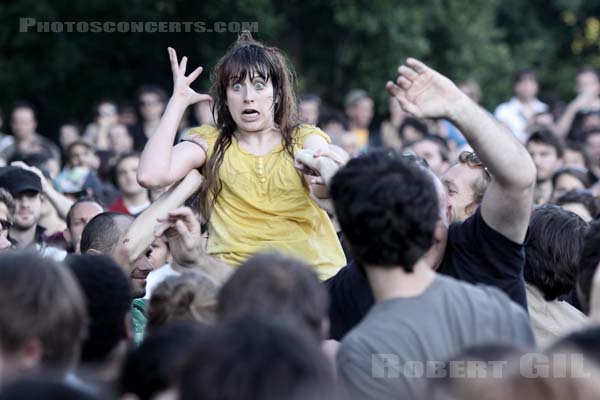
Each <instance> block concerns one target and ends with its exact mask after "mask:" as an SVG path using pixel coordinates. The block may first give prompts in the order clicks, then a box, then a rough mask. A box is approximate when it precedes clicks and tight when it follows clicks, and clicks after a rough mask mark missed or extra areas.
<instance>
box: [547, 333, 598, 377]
mask: <svg viewBox="0 0 600 400" xmlns="http://www.w3.org/2000/svg"><path fill="white" fill-rule="evenodd" d="M550 352H552V353H559V354H565V353H567V354H583V355H584V357H585V358H586V359H588V360H589V361H591V362H593V363H595V364H596V366H598V367H600V326H591V327H589V328H586V329H582V330H580V331H576V332H573V333H571V334H569V335H567V336H564V337H563V338H561V339H559V340H558V341H557V342H556V343H554V344H553V345H552V347H551V348H550Z"/></svg>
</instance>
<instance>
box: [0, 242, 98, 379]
mask: <svg viewBox="0 0 600 400" xmlns="http://www.w3.org/2000/svg"><path fill="white" fill-rule="evenodd" d="M0 304H1V305H2V307H1V308H0V358H1V359H0V365H2V364H4V366H3V368H2V369H0V371H1V373H2V376H0V381H3V380H4V379H5V378H10V377H12V376H18V375H20V373H22V372H24V371H26V370H31V369H35V368H37V367H42V368H48V369H52V370H54V371H66V370H68V369H69V368H71V367H73V366H74V364H75V361H76V358H77V356H78V354H79V351H80V347H81V343H82V341H83V338H84V335H85V331H86V329H87V317H86V313H85V300H84V297H83V294H82V292H81V289H80V288H79V286H78V285H77V282H76V281H75V279H74V278H73V276H72V275H71V273H70V272H69V271H68V270H67V269H66V268H64V267H63V266H60V265H58V264H55V263H54V262H53V261H51V260H49V259H46V258H42V257H41V256H39V255H37V254H34V253H21V252H13V251H10V252H5V253H2V254H0ZM9 360H10V361H9ZM5 374H6V375H5Z"/></svg>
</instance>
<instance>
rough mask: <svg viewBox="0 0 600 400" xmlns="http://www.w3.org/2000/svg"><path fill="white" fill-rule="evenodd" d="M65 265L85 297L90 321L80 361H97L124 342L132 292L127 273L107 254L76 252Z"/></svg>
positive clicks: (101, 361) (101, 360) (85, 362)
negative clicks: (80, 253) (77, 253)
mask: <svg viewBox="0 0 600 400" xmlns="http://www.w3.org/2000/svg"><path fill="white" fill-rule="evenodd" d="M66 261H67V265H68V267H69V268H70V270H71V272H72V273H73V275H74V276H75V278H76V279H77V281H78V282H79V285H80V287H81V288H82V289H83V293H84V295H85V298H86V303H87V312H88V315H89V318H90V325H89V329H88V332H87V336H86V339H85V340H84V342H83V347H82V351H81V362H82V363H83V364H101V363H103V362H105V361H107V359H108V358H109V356H111V355H112V354H114V351H115V350H116V348H117V346H118V345H119V344H120V343H126V342H127V341H128V339H129V336H130V334H129V333H128V328H127V327H128V317H129V313H130V309H131V301H132V300H133V293H132V289H131V284H130V283H129V279H128V277H127V276H126V275H125V273H124V272H123V270H122V269H121V268H120V267H119V265H118V264H117V263H116V262H115V261H114V260H113V259H112V258H111V257H108V256H102V255H88V254H86V255H79V256H71V257H69V258H67V260H66Z"/></svg>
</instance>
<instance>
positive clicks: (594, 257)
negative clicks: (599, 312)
mask: <svg viewBox="0 0 600 400" xmlns="http://www.w3.org/2000/svg"><path fill="white" fill-rule="evenodd" d="M598 264H600V220H595V221H593V222H591V223H590V227H589V230H588V232H587V234H586V235H585V239H584V244H583V251H582V253H581V257H580V259H579V266H578V268H577V285H576V287H577V297H578V298H579V302H580V303H581V307H582V309H583V312H585V313H586V314H588V313H589V310H590V307H591V304H590V300H591V292H592V283H593V280H594V274H595V273H596V270H597V269H598ZM596 306H600V304H599V305H596Z"/></svg>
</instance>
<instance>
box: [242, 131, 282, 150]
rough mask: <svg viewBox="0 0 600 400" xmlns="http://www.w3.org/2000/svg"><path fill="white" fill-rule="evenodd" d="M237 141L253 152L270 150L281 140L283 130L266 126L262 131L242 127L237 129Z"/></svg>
mask: <svg viewBox="0 0 600 400" xmlns="http://www.w3.org/2000/svg"><path fill="white" fill-rule="evenodd" d="M235 137H236V139H237V141H238V142H239V143H241V144H243V145H244V147H245V148H246V149H247V150H251V151H252V152H253V153H257V154H258V153H265V152H269V151H270V150H271V149H272V147H273V146H274V144H275V143H279V141H280V140H281V132H280V131H279V129H277V128H276V127H270V128H266V129H263V130H260V131H254V132H248V131H243V130H241V129H238V130H236V132H235Z"/></svg>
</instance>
